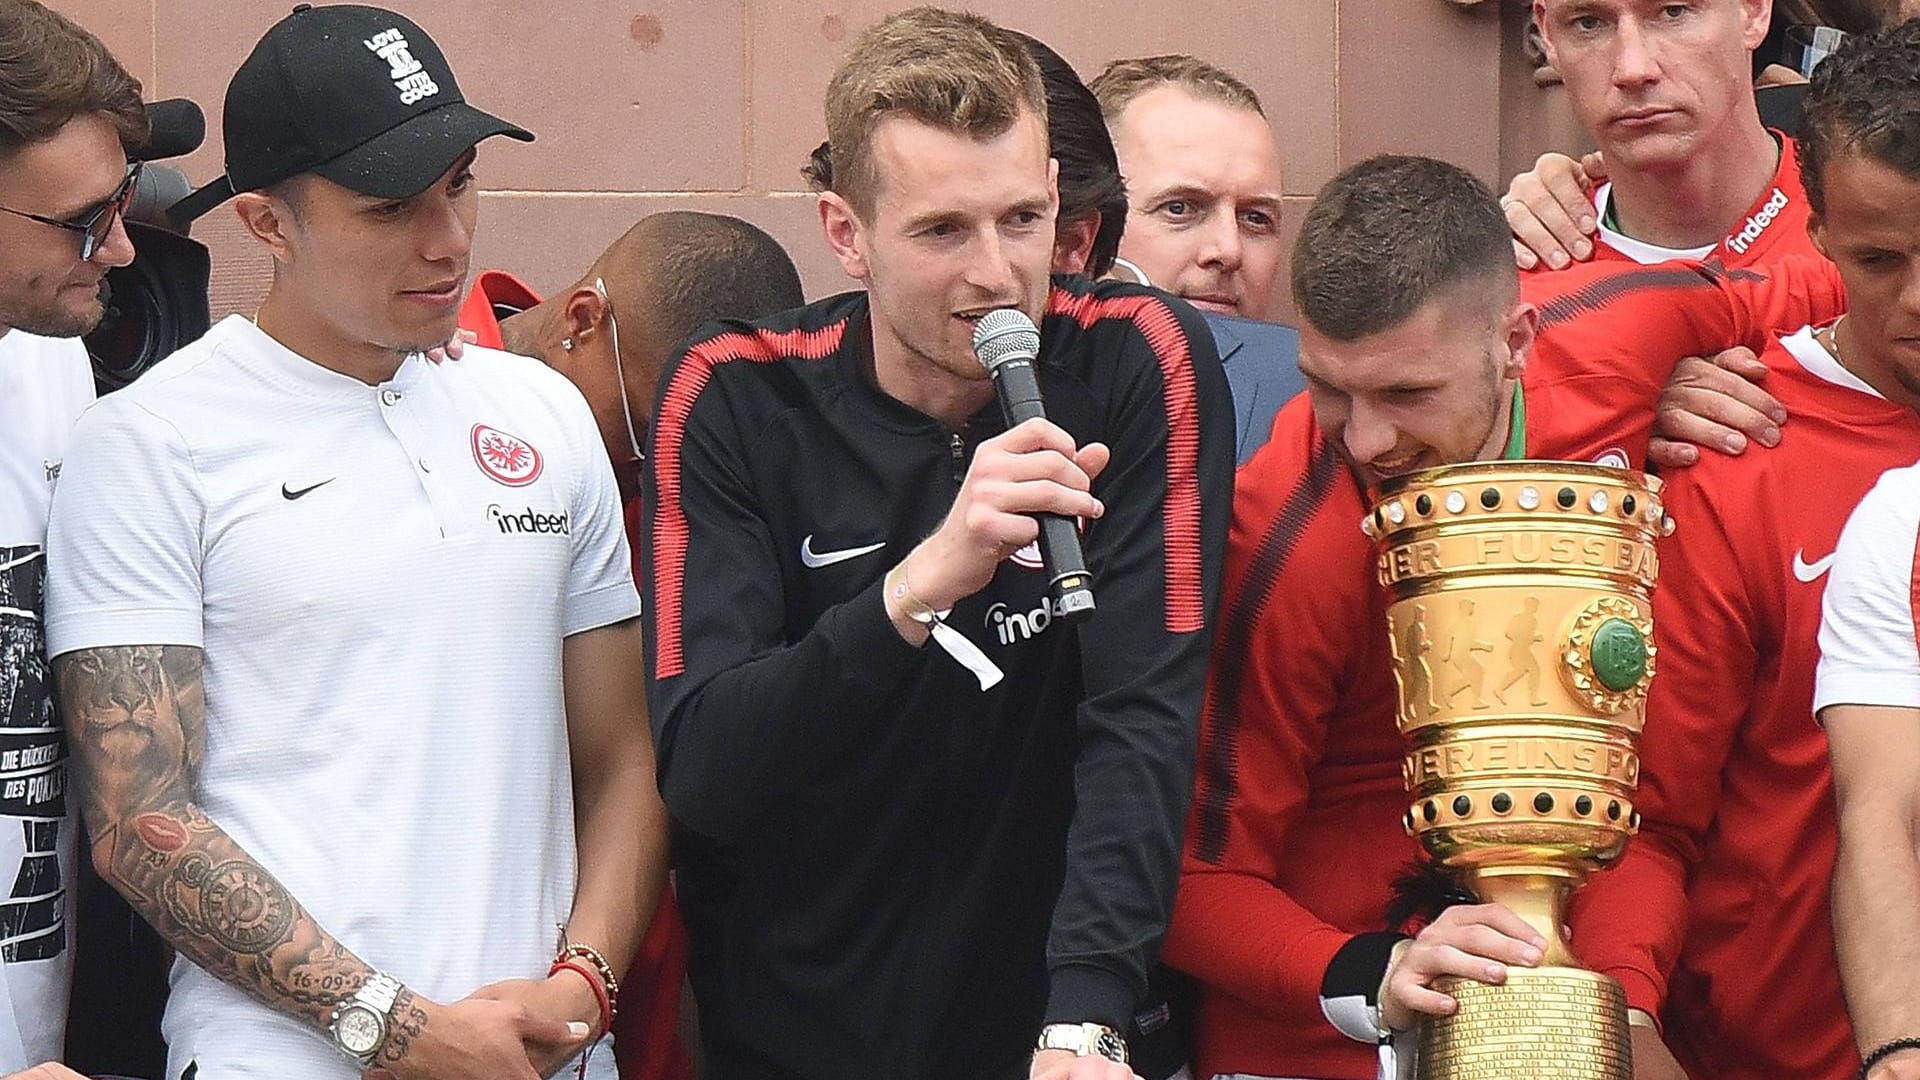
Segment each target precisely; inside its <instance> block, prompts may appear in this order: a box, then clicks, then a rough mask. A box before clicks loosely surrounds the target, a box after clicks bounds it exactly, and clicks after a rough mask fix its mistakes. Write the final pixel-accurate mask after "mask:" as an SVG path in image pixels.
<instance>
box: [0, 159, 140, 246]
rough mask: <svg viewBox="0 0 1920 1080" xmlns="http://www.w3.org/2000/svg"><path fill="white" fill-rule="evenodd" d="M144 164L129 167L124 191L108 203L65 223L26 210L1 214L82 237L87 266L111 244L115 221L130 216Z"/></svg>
mask: <svg viewBox="0 0 1920 1080" xmlns="http://www.w3.org/2000/svg"><path fill="white" fill-rule="evenodd" d="M142 164H143V163H142V162H138V161H136V162H134V163H133V164H131V165H129V166H127V176H126V179H124V180H122V181H120V187H119V188H118V189H117V190H115V191H114V193H113V194H112V195H109V196H108V197H107V200H106V201H105V202H103V203H101V204H100V205H98V206H95V207H92V208H90V209H87V210H82V211H81V212H80V213H78V214H76V215H75V216H73V217H71V218H68V219H67V220H65V221H62V220H60V219H59V218H50V217H43V216H41V215H39V214H29V213H27V212H26V211H25V210H15V209H13V208H12V207H10V206H0V211H5V212H7V213H9V214H13V215H14V216H16V217H23V218H26V219H27V220H28V221H37V222H39V223H40V224H42V225H51V226H53V227H54V228H56V229H65V230H67V231H68V232H76V233H79V234H80V261H81V262H86V261H87V260H88V259H91V258H93V255H94V253H95V252H97V251H99V250H100V247H101V245H103V244H105V243H106V242H107V237H108V236H109V235H111V234H112V232H113V223H114V221H116V220H117V219H118V218H119V217H120V215H122V214H124V213H126V212H127V206H128V204H130V203H132V202H133V193H134V191H135V190H136V189H137V188H138V187H139V186H140V166H141V165H142Z"/></svg>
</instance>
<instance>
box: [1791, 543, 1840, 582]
mask: <svg viewBox="0 0 1920 1080" xmlns="http://www.w3.org/2000/svg"><path fill="white" fill-rule="evenodd" d="M1836 554H1837V553H1836ZM1806 556H1807V550H1806V549H1805V548H1801V549H1800V550H1799V551H1796V552H1794V553H1793V576H1794V577H1797V578H1799V579H1800V580H1801V581H1805V582H1808V583H1812V582H1815V581H1818V580H1820V575H1821V574H1824V573H1826V572H1827V567H1829V566H1832V565H1833V555H1832V554H1829V555H1828V556H1827V557H1826V558H1824V559H1815V560H1814V561H1812V562H1808V561H1807V557H1806Z"/></svg>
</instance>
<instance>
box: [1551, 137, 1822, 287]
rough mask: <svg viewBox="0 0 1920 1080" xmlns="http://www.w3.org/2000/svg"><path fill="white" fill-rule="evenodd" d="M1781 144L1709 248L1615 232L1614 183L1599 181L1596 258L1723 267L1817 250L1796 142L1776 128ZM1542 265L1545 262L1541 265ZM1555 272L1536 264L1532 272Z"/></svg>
mask: <svg viewBox="0 0 1920 1080" xmlns="http://www.w3.org/2000/svg"><path fill="white" fill-rule="evenodd" d="M1773 136H1774V138H1775V139H1777V140H1779V143H1780V164H1779V165H1778V166H1777V167H1776V168H1775V169H1774V172H1773V180H1772V182H1770V183H1769V184H1768V185H1767V186H1766V189H1765V190H1763V191H1762V192H1761V193H1760V196H1759V198H1757V199H1755V200H1754V201H1753V205H1752V206H1750V207H1748V208H1747V212H1746V213H1744V214H1742V215H1741V216H1740V220H1739V221H1737V222H1735V223H1734V224H1733V227H1732V228H1730V229H1728V230H1727V235H1726V236H1724V237H1722V238H1721V239H1720V240H1718V241H1717V242H1715V243H1713V244H1712V245H1709V246H1707V247H1703V248H1699V249H1696V250H1692V251H1686V250H1677V249H1674V248H1663V247H1657V246H1655V245H1653V244H1648V243H1645V242H1643V241H1640V240H1635V239H1634V238H1633V237H1631V236H1627V235H1625V234H1624V233H1620V232H1616V231H1615V230H1613V229H1612V228H1609V227H1608V226H1607V225H1606V224H1605V223H1606V220H1607V218H1608V211H1609V207H1610V204H1611V202H1612V199H1613V185H1612V184H1601V185H1600V186H1599V187H1596V188H1595V189H1594V191H1593V206H1594V215H1595V220H1596V221H1599V222H1601V226H1600V231H1599V232H1598V233H1596V234H1595V235H1594V237H1593V240H1594V245H1593V252H1594V254H1593V257H1594V258H1595V259H1596V260H1612V261H1616V262H1637V263H1642V264H1651V263H1658V262H1666V261H1668V260H1670V259H1713V260H1716V261H1718V262H1720V263H1723V264H1725V265H1727V266H1760V265H1764V264H1766V263H1770V262H1774V261H1775V260H1778V259H1780V258H1783V257H1784V256H1787V255H1793V254H1803V255H1817V254H1819V252H1818V251H1816V250H1815V249H1814V246H1813V241H1812V240H1811V239H1809V238H1808V236H1807V214H1808V208H1807V190H1806V188H1804V187H1802V186H1801V184H1800V152H1799V146H1798V145H1797V144H1796V143H1795V142H1794V141H1793V139H1792V138H1790V137H1788V136H1786V135H1784V134H1782V133H1780V132H1778V131H1776V132H1774V133H1773ZM1543 266H1544V264H1543ZM1558 272H1559V271H1555V270H1547V269H1538V270H1535V271H1533V273H1546V274H1553V273H1558Z"/></svg>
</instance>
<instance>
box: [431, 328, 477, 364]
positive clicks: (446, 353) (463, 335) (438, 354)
mask: <svg viewBox="0 0 1920 1080" xmlns="http://www.w3.org/2000/svg"><path fill="white" fill-rule="evenodd" d="M479 340H480V335H479V334H476V333H474V332H473V331H471V330H455V331H454V332H453V336H452V337H450V338H448V339H447V343H446V344H445V345H442V346H440V347H438V348H434V349H428V350H427V359H428V360H431V361H433V362H434V363H436V364H438V363H440V362H441V361H443V360H458V359H460V358H461V357H462V356H464V355H466V352H467V346H469V345H473V344H475V343H477V342H479Z"/></svg>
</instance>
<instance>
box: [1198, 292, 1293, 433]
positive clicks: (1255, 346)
mask: <svg viewBox="0 0 1920 1080" xmlns="http://www.w3.org/2000/svg"><path fill="white" fill-rule="evenodd" d="M1201 315H1202V317H1204V318H1205V319H1206V320H1207V325H1208V326H1210V327H1212V328H1213V340H1214V343H1215V344H1216V345H1217V346H1218V347H1219V349H1220V364H1221V366H1222V367H1224V368H1226V371H1227V386H1228V387H1229V388H1230V389H1231V390H1232V391H1233V421H1234V440H1233V447H1234V458H1235V460H1236V461H1240V462H1245V461H1246V460H1247V459H1248V458H1250V457H1252V456H1253V452H1254V451H1255V450H1258V449H1260V447H1261V446H1263V445H1265V444H1266V441H1267V436H1268V435H1269V434H1271V433H1272V431H1273V417H1274V414H1275V413H1277V412H1279V411H1280V406H1282V405H1285V404H1286V403H1287V399H1289V398H1291V397H1293V395H1295V394H1297V393H1299V392H1300V391H1301V390H1303V389H1305V388H1306V379H1305V378H1303V377H1302V376H1301V374H1300V367H1299V356H1300V334H1299V331H1296V330H1295V329H1294V328H1293V327H1291V326H1281V325H1279V324H1278V323H1269V322H1259V321H1257V320H1254V319H1242V318H1237V317H1235V316H1232V315H1216V314H1214V313H1212V312H1210V311H1203V312H1201Z"/></svg>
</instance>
